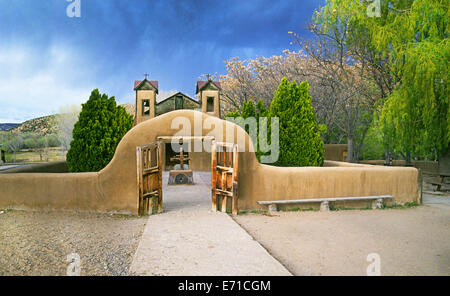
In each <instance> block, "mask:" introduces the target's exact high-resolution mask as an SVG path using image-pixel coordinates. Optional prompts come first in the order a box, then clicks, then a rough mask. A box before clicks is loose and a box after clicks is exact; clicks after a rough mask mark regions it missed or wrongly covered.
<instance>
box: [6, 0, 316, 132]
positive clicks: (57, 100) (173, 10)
mask: <svg viewBox="0 0 450 296" xmlns="http://www.w3.org/2000/svg"><path fill="white" fill-rule="evenodd" d="M80 1H81V2H80V3H81V17H80V18H69V17H68V16H67V14H66V8H67V6H68V5H70V2H67V0H33V1H30V0H0V123H2V122H3V123H4V122H22V121H25V120H27V119H31V118H35V117H39V116H44V115H48V114H52V113H55V112H57V111H58V110H59V109H60V108H61V107H65V106H69V105H73V104H81V103H83V102H85V101H86V100H87V99H88V97H89V94H90V92H91V91H92V89H94V88H98V89H99V90H100V91H101V92H102V93H107V94H108V95H110V96H115V97H116V100H117V101H118V102H120V103H133V102H134V92H133V81H134V80H138V79H142V78H143V74H144V73H149V74H150V77H149V78H150V79H152V80H158V81H159V88H160V91H166V92H168V91H170V90H178V91H182V92H184V93H186V94H188V95H191V96H194V91H195V83H196V81H197V78H198V77H199V76H200V75H202V74H206V73H211V74H214V73H220V74H224V73H225V66H224V61H225V60H227V59H229V58H231V57H235V56H238V57H240V58H242V59H245V58H255V57H256V56H272V55H279V54H281V52H282V50H283V49H286V48H289V49H292V50H297V49H298V48H295V47H293V46H291V45H290V44H289V42H290V41H291V39H290V36H289V34H288V33H287V32H288V31H294V32H298V33H299V34H307V32H306V31H305V23H306V22H307V21H309V20H310V19H311V16H312V14H313V11H314V9H315V8H317V7H319V6H320V5H322V4H323V3H324V0H303V1H302V0H289V1H288V0H285V1H273V0H267V1H264V0H261V1H256V0H255V1H252V0H246V1H243V0H239V1H235V0H221V1H218V0H195V1H194V0H192V1H187V0H186V1H182V0H159V1H158V0H132V1H130V0H80Z"/></svg>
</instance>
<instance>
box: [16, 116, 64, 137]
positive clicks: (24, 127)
mask: <svg viewBox="0 0 450 296" xmlns="http://www.w3.org/2000/svg"><path fill="white" fill-rule="evenodd" d="M11 131H12V132H19V133H38V134H40V135H49V134H53V133H56V132H57V131H58V126H57V124H56V115H49V116H43V117H39V118H35V119H30V120H27V121H25V122H24V123H22V124H21V125H19V126H17V127H15V128H13V129H12V130H11Z"/></svg>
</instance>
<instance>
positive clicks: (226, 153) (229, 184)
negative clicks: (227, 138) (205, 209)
mask: <svg viewBox="0 0 450 296" xmlns="http://www.w3.org/2000/svg"><path fill="white" fill-rule="evenodd" d="M238 168H239V165H238V146H237V145H236V144H232V143H222V142H214V141H213V143H212V147H211V195H212V196H211V205H212V210H213V211H218V210H219V211H222V212H224V213H225V212H227V206H228V204H229V203H228V201H229V200H230V201H231V209H232V210H231V212H232V213H233V214H236V215H237V213H238Z"/></svg>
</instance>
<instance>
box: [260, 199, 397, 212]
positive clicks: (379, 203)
mask: <svg viewBox="0 0 450 296" xmlns="http://www.w3.org/2000/svg"><path fill="white" fill-rule="evenodd" d="M390 198H392V196H391V195H376V196H352V197H332V198H309V199H292V200H271V201H258V204H260V205H267V206H268V207H269V212H277V211H278V205H285V204H299V203H312V202H320V210H321V211H329V210H330V202H336V201H355V200H373V202H372V208H373V209H381V208H383V200H384V199H390Z"/></svg>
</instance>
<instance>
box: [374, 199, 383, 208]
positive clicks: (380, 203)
mask: <svg viewBox="0 0 450 296" xmlns="http://www.w3.org/2000/svg"><path fill="white" fill-rule="evenodd" d="M383 207H384V205H383V199H382V198H378V199H376V200H374V201H373V202H372V209H374V210H375V209H382V208H383Z"/></svg>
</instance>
